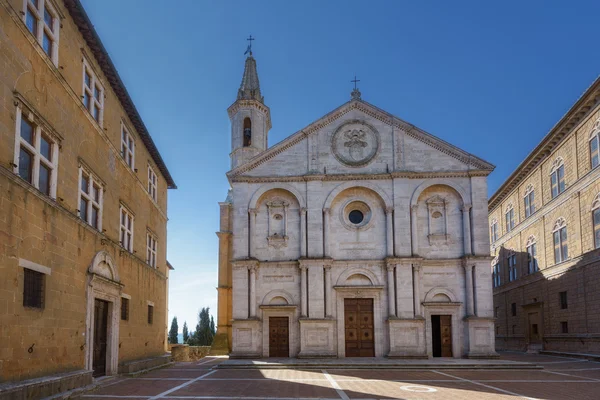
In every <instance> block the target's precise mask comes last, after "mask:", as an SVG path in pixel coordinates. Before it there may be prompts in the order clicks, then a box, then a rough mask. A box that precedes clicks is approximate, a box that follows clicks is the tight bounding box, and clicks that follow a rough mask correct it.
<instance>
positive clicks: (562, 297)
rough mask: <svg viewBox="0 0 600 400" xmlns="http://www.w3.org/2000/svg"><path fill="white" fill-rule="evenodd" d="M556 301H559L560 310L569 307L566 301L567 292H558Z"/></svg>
mask: <svg viewBox="0 0 600 400" xmlns="http://www.w3.org/2000/svg"><path fill="white" fill-rule="evenodd" d="M558 302H559V303H560V309H561V310H566V309H567V308H569V304H568V303H567V292H559V293H558Z"/></svg>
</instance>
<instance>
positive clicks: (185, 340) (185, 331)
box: [183, 321, 190, 343]
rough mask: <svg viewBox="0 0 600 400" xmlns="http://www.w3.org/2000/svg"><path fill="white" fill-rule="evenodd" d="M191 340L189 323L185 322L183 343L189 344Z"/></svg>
mask: <svg viewBox="0 0 600 400" xmlns="http://www.w3.org/2000/svg"><path fill="white" fill-rule="evenodd" d="M189 339H190V333H189V332H188V327H187V321H183V343H187V342H188V340H189Z"/></svg>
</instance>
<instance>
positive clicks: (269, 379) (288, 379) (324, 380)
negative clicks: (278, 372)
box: [202, 378, 328, 382]
mask: <svg viewBox="0 0 600 400" xmlns="http://www.w3.org/2000/svg"><path fill="white" fill-rule="evenodd" d="M202 380H203V381H276V382H282V381H283V382H298V381H302V382H304V381H306V382H328V380H327V379H311V378H208V379H202Z"/></svg>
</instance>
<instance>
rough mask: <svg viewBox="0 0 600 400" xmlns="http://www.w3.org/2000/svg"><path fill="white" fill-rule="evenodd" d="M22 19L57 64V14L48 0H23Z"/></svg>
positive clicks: (58, 27)
mask: <svg viewBox="0 0 600 400" xmlns="http://www.w3.org/2000/svg"><path fill="white" fill-rule="evenodd" d="M24 3H25V9H24V10H23V12H24V15H23V20H24V22H25V25H26V26H27V29H29V32H31V34H32V35H33V36H34V37H35V40H36V41H37V42H38V43H39V44H40V46H42V49H44V52H45V53H46V54H47V55H48V57H50V60H52V63H53V64H54V65H58V34H59V32H60V21H59V18H58V14H57V13H56V10H54V7H52V4H50V2H49V1H48V0H29V1H25V2H24Z"/></svg>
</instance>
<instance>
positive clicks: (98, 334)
mask: <svg viewBox="0 0 600 400" xmlns="http://www.w3.org/2000/svg"><path fill="white" fill-rule="evenodd" d="M107 341H108V302H106V301H103V300H98V299H95V300H94V350H93V361H92V368H93V369H94V373H93V375H94V376H101V375H104V374H106V344H107Z"/></svg>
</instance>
